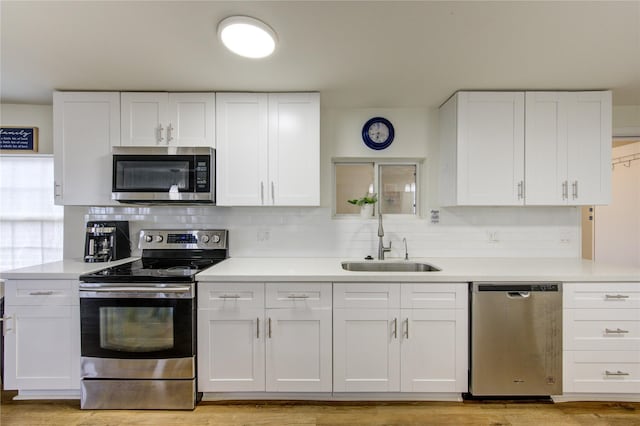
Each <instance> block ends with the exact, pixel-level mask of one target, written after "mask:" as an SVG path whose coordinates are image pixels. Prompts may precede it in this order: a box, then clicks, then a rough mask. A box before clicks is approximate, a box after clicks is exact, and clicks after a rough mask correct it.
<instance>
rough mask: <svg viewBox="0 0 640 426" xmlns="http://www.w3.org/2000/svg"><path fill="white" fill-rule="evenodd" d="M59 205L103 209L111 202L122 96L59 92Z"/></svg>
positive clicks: (55, 127)
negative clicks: (112, 171) (112, 168)
mask: <svg viewBox="0 0 640 426" xmlns="http://www.w3.org/2000/svg"><path fill="white" fill-rule="evenodd" d="M53 144H54V175H55V189H54V194H55V203H56V204H57V205H78V206H87V205H90V206H96V205H98V206H104V205H109V204H115V203H114V202H113V201H112V200H111V147H112V146H116V145H119V144H120V94H119V93H117V92H115V93H111V92H54V94H53Z"/></svg>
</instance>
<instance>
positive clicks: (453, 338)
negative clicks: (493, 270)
mask: <svg viewBox="0 0 640 426" xmlns="http://www.w3.org/2000/svg"><path fill="white" fill-rule="evenodd" d="M467 294H468V285H467V284H466V283H428V284H427V283H411V284H409V283H402V284H399V283H355V284H353V283H335V284H334V293H333V297H334V336H333V362H334V370H333V390H334V392H422V393H442V394H446V393H462V392H466V391H467V390H468V384H467V374H468V355H467V352H468V351H467V348H468V341H467V340H468V337H467V336H468V331H467V321H468V320H467V318H468V306H467V303H468V302H467V300H468V298H467Z"/></svg>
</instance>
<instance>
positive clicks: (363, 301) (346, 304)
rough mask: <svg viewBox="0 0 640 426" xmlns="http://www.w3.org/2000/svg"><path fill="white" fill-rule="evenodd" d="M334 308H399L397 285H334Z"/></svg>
mask: <svg viewBox="0 0 640 426" xmlns="http://www.w3.org/2000/svg"><path fill="white" fill-rule="evenodd" d="M333 306H334V308H399V307H400V284H399V283H361V284H360V283H356V284H352V283H335V284H334V285H333Z"/></svg>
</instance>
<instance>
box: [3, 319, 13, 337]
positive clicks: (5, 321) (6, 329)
mask: <svg viewBox="0 0 640 426" xmlns="http://www.w3.org/2000/svg"><path fill="white" fill-rule="evenodd" d="M10 319H12V317H2V318H0V322H3V323H4V324H3V328H4V334H6V333H7V332H8V331H11V330H13V328H9V327H8V326H7V324H9V320H10Z"/></svg>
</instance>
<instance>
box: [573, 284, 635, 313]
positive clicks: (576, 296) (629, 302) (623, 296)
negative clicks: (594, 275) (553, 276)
mask: <svg viewBox="0 0 640 426" xmlns="http://www.w3.org/2000/svg"><path fill="white" fill-rule="evenodd" d="M563 297H564V299H563V301H564V307H565V308H594V309H640V283H584V284H581V283H566V284H564V296H563Z"/></svg>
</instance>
